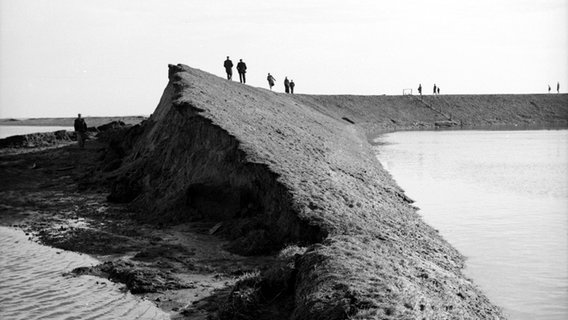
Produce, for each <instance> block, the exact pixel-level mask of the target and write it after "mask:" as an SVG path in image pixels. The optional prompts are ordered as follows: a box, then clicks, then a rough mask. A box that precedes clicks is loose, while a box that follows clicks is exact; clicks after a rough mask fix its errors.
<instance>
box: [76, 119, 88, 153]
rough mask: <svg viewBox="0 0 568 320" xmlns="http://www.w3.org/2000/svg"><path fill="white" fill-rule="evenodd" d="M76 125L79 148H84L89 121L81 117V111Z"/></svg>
mask: <svg viewBox="0 0 568 320" xmlns="http://www.w3.org/2000/svg"><path fill="white" fill-rule="evenodd" d="M74 127H75V133H76V135H77V144H78V145H79V148H81V149H84V148H85V138H86V137H87V136H86V133H87V123H86V122H85V119H83V118H81V114H80V113H79V114H78V115H77V119H75V123H74Z"/></svg>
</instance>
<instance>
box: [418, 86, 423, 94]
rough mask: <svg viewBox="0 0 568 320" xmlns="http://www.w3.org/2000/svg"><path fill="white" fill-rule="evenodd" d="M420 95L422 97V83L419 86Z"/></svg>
mask: <svg viewBox="0 0 568 320" xmlns="http://www.w3.org/2000/svg"><path fill="white" fill-rule="evenodd" d="M418 94H420V96H422V83H420V84H418Z"/></svg>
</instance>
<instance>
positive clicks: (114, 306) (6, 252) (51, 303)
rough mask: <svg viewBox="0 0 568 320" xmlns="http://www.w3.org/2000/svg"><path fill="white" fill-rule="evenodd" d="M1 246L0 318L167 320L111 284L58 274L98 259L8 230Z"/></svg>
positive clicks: (0, 236)
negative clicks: (57, 247)
mask: <svg viewBox="0 0 568 320" xmlns="http://www.w3.org/2000/svg"><path fill="white" fill-rule="evenodd" d="M0 243H1V244H2V245H1V246H0V270H1V272H0V319H26V320H28V319H169V315H168V314H166V313H164V312H162V311H161V310H159V309H158V308H156V306H155V305H154V304H152V303H151V302H149V301H144V300H141V299H139V298H137V297H135V296H133V295H131V294H129V293H126V292H122V291H120V290H119V286H118V285H117V284H114V283H112V282H110V281H107V280H105V279H101V278H96V277H91V276H81V277H64V276H63V275H62V274H63V273H64V272H69V271H71V270H72V269H73V268H76V267H80V266H90V265H94V264H98V263H99V261H97V260H96V259H93V258H91V257H89V256H87V255H80V254H77V253H74V252H69V251H63V250H57V249H54V248H50V247H45V246H41V245H38V244H36V243H34V242H31V241H29V240H28V239H27V237H26V236H25V235H24V234H23V232H21V231H19V230H15V229H11V228H6V227H0Z"/></svg>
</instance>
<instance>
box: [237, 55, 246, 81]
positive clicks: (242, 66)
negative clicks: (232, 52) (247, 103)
mask: <svg viewBox="0 0 568 320" xmlns="http://www.w3.org/2000/svg"><path fill="white" fill-rule="evenodd" d="M237 71H238V72H239V81H240V82H241V83H247V79H246V78H245V73H246V72H247V65H246V64H245V63H244V62H243V59H240V60H239V63H237Z"/></svg>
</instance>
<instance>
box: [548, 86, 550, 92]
mask: <svg viewBox="0 0 568 320" xmlns="http://www.w3.org/2000/svg"><path fill="white" fill-rule="evenodd" d="M548 93H550V85H548Z"/></svg>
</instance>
